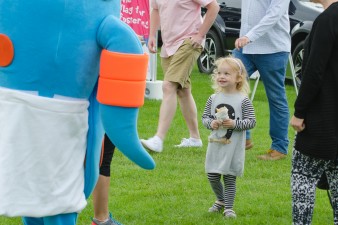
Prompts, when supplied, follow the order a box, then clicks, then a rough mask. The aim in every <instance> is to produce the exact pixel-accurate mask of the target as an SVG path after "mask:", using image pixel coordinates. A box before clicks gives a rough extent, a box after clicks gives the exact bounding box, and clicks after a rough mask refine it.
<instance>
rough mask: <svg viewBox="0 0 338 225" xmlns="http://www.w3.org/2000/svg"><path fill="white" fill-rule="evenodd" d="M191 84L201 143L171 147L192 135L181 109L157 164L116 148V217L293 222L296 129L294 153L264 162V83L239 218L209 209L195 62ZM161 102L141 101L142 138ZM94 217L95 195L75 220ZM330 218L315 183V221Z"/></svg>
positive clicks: (203, 79) (170, 222) (245, 224)
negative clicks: (135, 160) (149, 166)
mask: <svg viewBox="0 0 338 225" xmlns="http://www.w3.org/2000/svg"><path fill="white" fill-rule="evenodd" d="M158 71H159V74H158V79H162V77H163V76H162V74H161V70H160V69H159V70H158ZM192 83H193V95H194V97H195V101H196V104H197V109H198V113H199V115H198V116H199V127H200V133H201V137H202V139H203V142H204V146H203V148H187V149H177V148H174V147H173V146H174V145H175V144H178V143H179V142H180V141H181V138H183V137H188V131H187V128H186V125H185V123H184V120H183V118H182V115H181V113H180V111H179V110H178V111H177V113H176V116H175V118H174V121H173V123H172V125H171V128H170V130H169V133H168V136H167V138H166V140H165V142H164V151H163V152H162V153H151V154H152V156H153V158H154V160H155V161H156V163H157V167H156V168H155V170H153V171H145V170H142V169H140V168H139V167H137V166H136V165H134V164H132V163H131V162H130V161H128V160H127V159H126V157H124V156H123V155H122V154H121V153H120V152H119V151H117V152H116V154H115V156H114V158H113V162H112V165H111V170H112V176H111V189H110V196H109V197H110V210H111V211H112V213H113V214H114V217H115V218H116V219H117V220H119V221H121V223H123V224H124V225H209V224H210V225H221V224H233V225H235V224H238V225H284V224H285V225H287V224H288V225H290V224H291V193H290V170H291V151H292V148H291V147H292V144H293V137H294V131H293V130H292V129H291V128H290V129H289V139H290V146H289V153H290V154H289V155H288V157H287V158H286V159H283V160H280V161H274V162H269V161H268V162H266V161H260V160H258V159H257V158H256V157H257V155H260V154H263V153H265V152H266V150H267V149H268V148H269V147H270V137H269V135H268V129H269V126H268V118H269V110H268V105H267V99H266V96H265V92H264V87H263V85H262V83H260V84H259V87H258V89H257V92H256V96H255V100H254V102H253V104H254V107H255V112H256V119H257V125H256V127H255V128H254V129H253V131H252V139H253V141H254V144H255V146H254V148H253V149H252V150H249V151H246V162H245V163H246V164H245V173H244V176H243V177H240V178H238V180H237V195H236V199H235V205H234V210H235V211H236V213H237V219H236V220H225V219H223V217H222V214H210V213H208V212H207V210H208V208H209V207H210V206H211V205H212V204H213V202H214V200H215V197H214V195H213V193H212V191H211V188H210V186H209V183H208V181H207V178H206V175H205V172H204V158H205V152H206V146H207V136H208V135H209V131H208V130H207V129H206V128H204V127H203V126H202V124H201V120H200V118H201V115H202V113H203V109H204V105H205V102H206V100H207V98H208V97H209V95H210V94H212V89H211V88H210V78H209V76H208V75H205V74H200V73H199V72H198V71H197V68H195V69H194V71H193V75H192ZM287 95H288V102H289V106H290V111H291V113H292V111H293V107H292V106H293V102H294V100H295V95H296V94H295V90H294V88H293V86H292V85H288V86H287ZM160 103H161V102H160V101H156V100H146V101H145V104H144V106H143V107H142V108H140V112H139V118H138V131H139V135H140V138H148V137H150V136H152V135H154V133H155V132H156V128H157V121H158V112H159V107H160ZM117 119H118V118H117ZM0 188H1V187H0ZM0 202H1V199H0ZM92 216H93V205H92V201H91V198H90V199H89V201H88V206H87V207H86V208H85V209H84V210H83V211H82V213H81V214H80V215H79V220H78V224H79V225H90V224H91V222H90V217H92ZM332 221H333V216H332V210H331V208H330V204H329V201H328V198H327V195H326V192H325V191H322V190H318V191H317V199H316V206H315V212H314V218H313V224H314V225H326V224H333V222H332ZM19 224H21V220H20V219H19V218H5V217H0V225H19ZM65 225H67V224H65Z"/></svg>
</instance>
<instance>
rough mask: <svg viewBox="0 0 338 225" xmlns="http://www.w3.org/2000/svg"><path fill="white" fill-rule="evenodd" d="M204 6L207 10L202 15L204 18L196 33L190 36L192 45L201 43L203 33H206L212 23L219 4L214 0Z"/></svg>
mask: <svg viewBox="0 0 338 225" xmlns="http://www.w3.org/2000/svg"><path fill="white" fill-rule="evenodd" d="M205 8H206V9H207V12H206V13H205V15H204V20H203V23H202V25H201V27H200V29H199V31H198V34H196V35H194V36H192V37H191V41H192V43H193V45H194V46H195V45H201V44H202V42H203V39H204V37H205V35H206V34H207V33H208V31H209V29H210V27H211V26H212V24H213V23H214V21H215V19H216V17H217V14H218V11H219V5H218V3H217V1H215V0H214V1H212V2H210V3H209V4H208V5H206V6H205ZM196 47H197V46H196Z"/></svg>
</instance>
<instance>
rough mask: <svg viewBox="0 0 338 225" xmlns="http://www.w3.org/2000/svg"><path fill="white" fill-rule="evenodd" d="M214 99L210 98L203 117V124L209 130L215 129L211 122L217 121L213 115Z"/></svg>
mask: <svg viewBox="0 0 338 225" xmlns="http://www.w3.org/2000/svg"><path fill="white" fill-rule="evenodd" d="M212 99H213V95H212V96H210V97H209V98H208V100H207V102H206V104H205V107H204V112H203V115H202V124H203V125H204V126H205V127H206V128H207V129H209V130H212V129H213V127H212V125H211V122H212V121H214V120H215V119H216V118H215V116H213V115H211V105H212Z"/></svg>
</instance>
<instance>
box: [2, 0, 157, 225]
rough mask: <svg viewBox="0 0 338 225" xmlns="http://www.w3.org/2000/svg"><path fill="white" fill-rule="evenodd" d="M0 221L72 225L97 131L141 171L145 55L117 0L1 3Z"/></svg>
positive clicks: (94, 156)
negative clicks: (140, 122) (140, 109)
mask: <svg viewBox="0 0 338 225" xmlns="http://www.w3.org/2000/svg"><path fill="white" fill-rule="evenodd" d="M0 15H1V16H0V187H1V188H0V215H3V216H9V217H16V216H21V217H23V223H24V224H25V225H43V224H44V225H74V224H76V220H77V215H78V213H79V212H80V211H81V210H82V209H83V208H84V207H85V206H86V204H87V202H86V199H87V198H88V196H89V195H90V194H91V192H92V191H93V189H94V187H95V184H96V182H97V179H98V175H99V161H100V150H101V144H102V139H103V134H104V132H106V133H107V135H108V136H109V138H110V139H111V140H112V142H113V143H114V144H115V145H116V147H117V148H118V149H119V150H120V151H121V152H122V153H123V154H124V155H125V156H126V157H128V158H129V159H130V160H131V161H133V162H134V163H136V164H137V165H139V166H140V167H142V168H144V169H153V168H154V167H155V163H154V161H153V159H152V158H151V156H150V155H149V154H148V153H147V151H146V150H145V149H144V148H143V147H142V145H141V144H140V142H139V138H138V135H137V116H138V107H140V106H142V104H143V101H144V100H143V98H144V90H145V77H146V70H147V61H148V58H147V55H145V54H144V53H143V50H142V46H141V43H140V42H139V40H138V38H137V36H136V35H135V34H134V32H133V31H132V30H131V28H129V27H128V26H127V25H125V24H124V23H122V22H121V21H120V19H119V17H120V0H76V1H67V0H28V1H23V0H10V1H8V0H0Z"/></svg>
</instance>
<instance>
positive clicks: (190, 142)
mask: <svg viewBox="0 0 338 225" xmlns="http://www.w3.org/2000/svg"><path fill="white" fill-rule="evenodd" d="M202 146H203V143H202V140H201V139H196V138H183V139H182V141H181V144H179V145H175V147H177V148H187V147H202Z"/></svg>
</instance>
